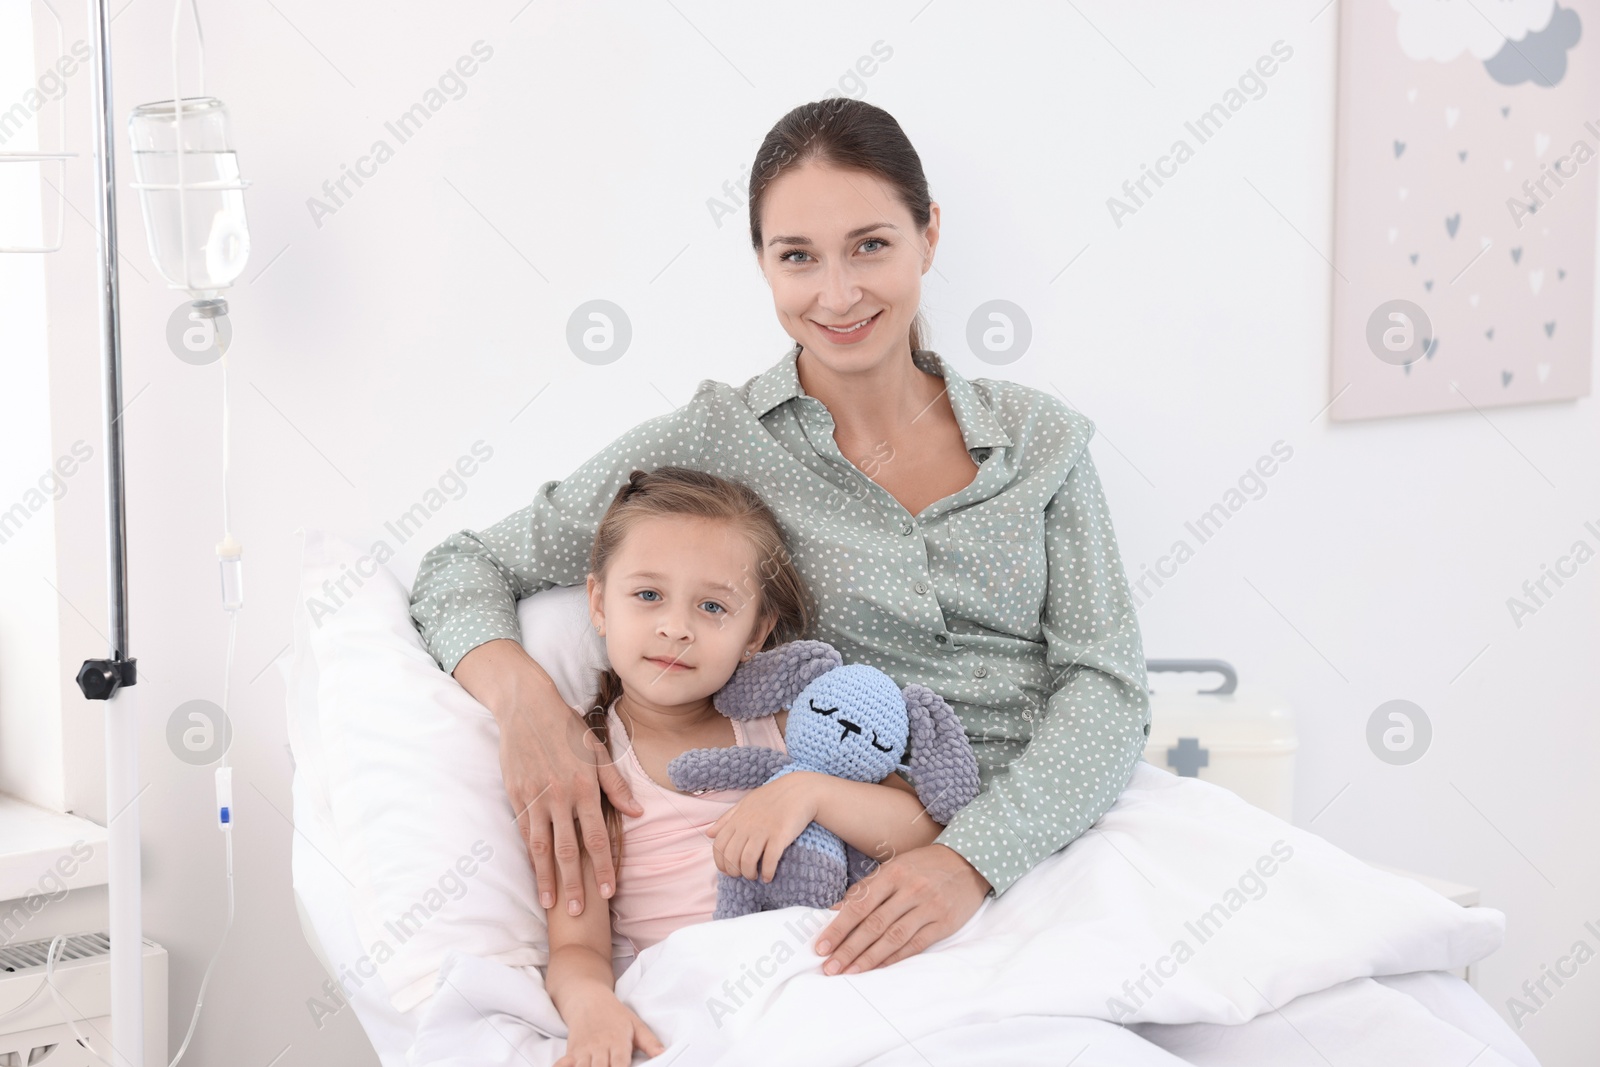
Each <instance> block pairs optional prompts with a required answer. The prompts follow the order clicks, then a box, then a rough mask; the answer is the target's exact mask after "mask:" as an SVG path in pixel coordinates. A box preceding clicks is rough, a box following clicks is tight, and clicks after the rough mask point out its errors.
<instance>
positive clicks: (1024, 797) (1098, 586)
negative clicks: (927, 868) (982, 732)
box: [936, 443, 1150, 896]
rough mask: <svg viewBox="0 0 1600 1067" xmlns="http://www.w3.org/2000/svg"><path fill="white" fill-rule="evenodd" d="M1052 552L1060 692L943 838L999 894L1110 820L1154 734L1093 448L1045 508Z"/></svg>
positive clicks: (1050, 627)
mask: <svg viewBox="0 0 1600 1067" xmlns="http://www.w3.org/2000/svg"><path fill="white" fill-rule="evenodd" d="M1045 550H1046V555H1047V558H1048V561H1049V564H1048V565H1049V578H1048V583H1047V591H1046V595H1045V604H1044V608H1043V611H1042V616H1041V619H1042V622H1043V629H1044V637H1045V642H1046V663H1047V666H1048V668H1049V673H1050V676H1051V678H1052V679H1053V686H1054V688H1053V691H1052V693H1051V695H1050V697H1049V698H1048V700H1047V702H1046V705H1045V708H1044V711H1043V714H1042V716H1041V717H1040V718H1039V720H1038V721H1037V722H1035V723H1034V729H1033V734H1032V737H1031V738H1030V739H1029V741H1028V745H1027V748H1026V749H1025V750H1024V751H1023V753H1022V755H1021V756H1019V757H1017V758H1016V759H1015V760H1013V761H1012V762H1011V763H1010V764H1009V765H1008V766H1007V767H1005V768H1003V769H1001V770H999V771H997V772H996V773H995V774H994V775H993V776H992V777H991V779H990V781H989V783H988V786H987V788H986V789H984V791H983V792H982V793H980V794H979V795H978V796H977V797H976V798H975V799H974V800H973V801H972V802H971V803H970V804H968V805H967V806H966V807H965V808H963V809H962V810H961V811H960V812H958V813H957V814H956V816H955V817H954V818H953V819H952V820H951V821H950V824H949V826H947V827H946V828H945V829H944V830H943V831H942V832H941V833H940V834H939V836H938V838H937V839H936V843H938V844H942V845H947V846H949V847H950V848H952V849H954V850H955V851H956V852H958V853H960V854H961V856H962V857H963V858H964V859H966V860H967V861H968V862H969V863H971V864H972V865H973V867H975V868H976V869H977V870H978V872H979V873H980V874H982V875H983V876H984V877H985V878H987V879H988V880H989V883H990V885H992V886H993V887H994V892H995V894H996V895H997V896H998V895H999V894H1001V893H1004V892H1005V891H1006V889H1007V888H1009V887H1010V886H1011V884H1012V883H1013V882H1015V881H1016V880H1017V879H1018V878H1019V877H1020V876H1022V875H1023V874H1025V873H1027V872H1028V871H1029V870H1031V869H1032V868H1033V867H1034V866H1035V865H1036V864H1037V863H1038V862H1039V861H1040V860H1042V859H1044V858H1045V857H1046V856H1048V855H1050V854H1051V853H1053V852H1056V851H1057V850H1059V849H1061V848H1064V847H1065V846H1066V845H1068V844H1069V843H1071V842H1072V841H1074V840H1075V839H1077V837H1078V836H1079V835H1080V834H1082V833H1083V832H1084V831H1085V830H1087V829H1088V828H1089V827H1090V826H1092V825H1093V824H1094V822H1095V820H1097V819H1098V818H1100V816H1101V815H1103V814H1104V813H1105V811H1106V809H1107V808H1109V807H1110V806H1111V805H1112V803H1113V802H1115V801H1116V799H1117V797H1118V796H1119V795H1121V793H1122V790H1123V789H1124V788H1125V787H1126V786H1127V784H1128V780H1129V779H1130V778H1131V777H1132V775H1133V769H1134V766H1135V764H1137V763H1138V761H1139V759H1140V756H1141V755H1142V754H1143V751H1144V746H1145V739H1146V738H1147V736H1148V735H1149V722H1150V696H1149V690H1148V687H1147V679H1146V675H1145V661H1144V645H1143V642H1142V641H1141V639H1140V635H1139V624H1138V620H1137V618H1136V617H1135V615H1134V609H1133V603H1132V597H1131V595H1130V593H1129V589H1128V582H1127V577H1126V575H1125V574H1124V572H1123V567H1122V558H1121V554H1120V553H1119V551H1118V549H1117V540H1116V535H1115V533H1114V531H1113V530H1112V525H1111V515H1110V512H1109V511H1108V509H1107V508H1106V501H1105V494H1104V492H1103V491H1102V489H1101V486H1100V479H1099V476H1098V475H1097V474H1096V472H1095V468H1094V463H1093V461H1092V460H1091V459H1090V456H1089V450H1088V446H1087V443H1086V444H1085V446H1084V448H1083V451H1082V452H1081V454H1080V455H1079V457H1078V458H1077V460H1076V462H1075V463H1074V464H1073V466H1072V468H1071V469H1070V470H1069V471H1068V473H1067V477H1066V480H1065V481H1064V482H1063V483H1062V485H1061V488H1060V489H1059V490H1058V491H1057V492H1056V494H1055V496H1054V497H1052V498H1051V500H1050V503H1049V504H1048V506H1047V507H1046V509H1045Z"/></svg>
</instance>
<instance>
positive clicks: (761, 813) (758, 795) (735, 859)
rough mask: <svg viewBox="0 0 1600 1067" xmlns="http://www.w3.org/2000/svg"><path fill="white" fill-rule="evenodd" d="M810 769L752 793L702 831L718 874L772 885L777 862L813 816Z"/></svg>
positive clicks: (782, 778) (811, 775) (815, 798)
mask: <svg viewBox="0 0 1600 1067" xmlns="http://www.w3.org/2000/svg"><path fill="white" fill-rule="evenodd" d="M815 773H816V772H814V771H790V772H789V773H788V774H786V775H784V776H783V777H781V778H778V779H775V780H773V781H770V782H768V783H766V784H765V785H762V786H758V787H756V788H755V789H752V790H751V791H750V792H749V793H747V794H745V795H744V796H743V797H741V798H740V799H739V801H738V803H736V804H734V806H733V807H731V808H729V809H728V810H727V811H725V812H723V813H722V815H721V816H720V817H719V818H718V819H717V821H716V822H714V823H712V824H711V828H710V829H709V830H707V831H706V832H707V833H708V834H710V835H711V838H712V845H711V855H712V856H713V857H714V858H715V859H716V862H717V870H719V871H721V872H722V873H723V874H727V875H732V876H733V877H735V878H756V877H760V878H761V880H762V881H763V882H770V881H772V876H773V875H774V874H775V873H776V872H777V869H778V860H779V859H781V858H782V857H783V852H784V850H785V849H787V848H788V847H789V845H790V844H791V843H793V841H794V839H795V838H797V837H799V836H800V832H801V831H802V830H804V829H805V828H806V827H807V826H809V825H811V821H812V820H813V819H815V818H816V817H817V797H816V792H815V790H814V789H813V788H812V778H813V777H814V776H815Z"/></svg>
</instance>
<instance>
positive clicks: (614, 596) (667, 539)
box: [588, 517, 772, 709]
mask: <svg viewBox="0 0 1600 1067" xmlns="http://www.w3.org/2000/svg"><path fill="white" fill-rule="evenodd" d="M760 577H761V576H760V574H759V573H758V571H757V569H756V551H755V549H754V548H753V547H752V546H751V545H750V542H749V540H748V539H747V538H745V537H743V536H741V535H740V534H739V533H738V532H737V531H736V530H735V529H734V528H733V527H732V526H731V525H730V524H728V523H725V522H719V521H716V520H712V519H702V518H691V517H675V518H673V519H670V520H669V519H664V518H647V519H640V520H639V521H638V523H637V524H636V525H635V526H634V527H633V528H632V529H631V530H630V531H629V532H628V535H627V537H626V538H625V539H624V540H623V542H622V545H621V546H620V547H619V548H618V549H617V551H616V552H615V553H614V554H613V555H612V557H611V559H610V560H609V561H608V562H607V564H606V577H605V581H604V582H600V581H597V580H596V578H595V577H594V575H592V574H591V575H590V576H589V578H588V589H589V613H590V618H591V619H592V620H593V621H594V622H595V623H596V624H597V625H598V626H599V627H600V628H601V629H603V631H604V637H605V642H606V652H607V655H608V656H609V658H610V660H611V666H612V668H613V669H614V670H615V671H616V672H617V674H618V675H619V676H620V677H621V678H622V682H623V685H624V686H625V687H626V689H627V692H628V696H629V699H630V700H633V701H640V702H648V703H649V704H651V705H653V706H654V707H656V708H658V709H666V708H675V707H683V706H687V705H692V704H693V703H695V702H696V701H699V700H702V699H704V698H706V697H709V696H710V695H711V694H712V693H715V692H716V691H717V690H718V689H721V688H722V686H723V685H724V684H725V683H726V682H727V680H728V678H729V676H730V675H732V674H733V672H734V669H735V668H737V667H738V666H739V664H740V662H741V661H742V659H743V656H744V653H745V651H746V650H747V649H757V648H760V646H761V644H762V642H763V641H764V640H765V639H766V636H767V634H768V633H769V632H770V631H771V629H772V623H771V622H770V621H764V620H762V619H759V618H758V617H757V612H756V605H757V602H758V601H757V598H758V597H759V596H760Z"/></svg>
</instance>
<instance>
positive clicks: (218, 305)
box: [189, 296, 228, 319]
mask: <svg viewBox="0 0 1600 1067" xmlns="http://www.w3.org/2000/svg"><path fill="white" fill-rule="evenodd" d="M189 306H190V307H191V308H193V309H194V313H195V314H196V315H198V316H200V317H201V318H202V319H225V318H227V317H228V302H227V301H226V300H224V299H222V297H220V296H219V297H215V298H213V299H210V300H195V301H193V302H191V303H190V305H189Z"/></svg>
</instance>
